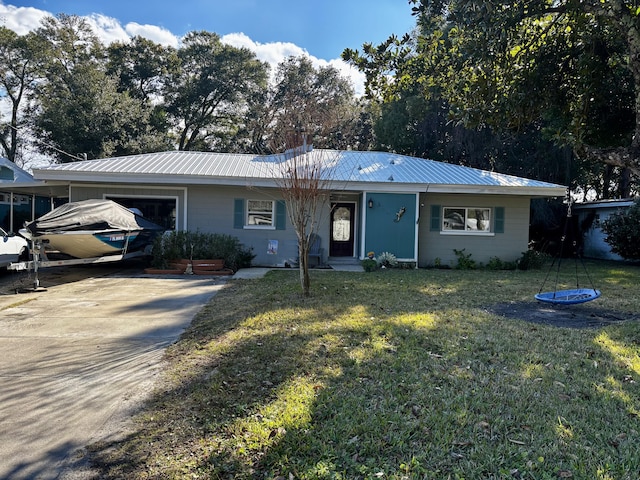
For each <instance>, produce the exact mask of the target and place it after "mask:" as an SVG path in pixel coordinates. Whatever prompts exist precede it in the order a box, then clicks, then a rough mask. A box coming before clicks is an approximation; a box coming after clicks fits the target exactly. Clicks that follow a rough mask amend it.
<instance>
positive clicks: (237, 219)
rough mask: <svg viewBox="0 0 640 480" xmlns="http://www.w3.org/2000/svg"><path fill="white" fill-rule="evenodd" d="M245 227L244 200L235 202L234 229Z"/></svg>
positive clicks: (237, 199) (240, 199)
mask: <svg viewBox="0 0 640 480" xmlns="http://www.w3.org/2000/svg"><path fill="white" fill-rule="evenodd" d="M243 227H244V198H236V199H234V200H233V228H243Z"/></svg>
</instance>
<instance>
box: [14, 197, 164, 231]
mask: <svg viewBox="0 0 640 480" xmlns="http://www.w3.org/2000/svg"><path fill="white" fill-rule="evenodd" d="M25 228H26V229H27V230H29V231H30V232H31V233H32V235H34V236H38V235H44V234H46V233H61V232H68V231H77V230H124V231H127V232H131V231H135V230H160V231H162V230H165V228H164V227H161V226H160V225H157V224H155V223H153V222H151V221H150V220H147V219H145V218H144V217H142V216H140V215H136V214H135V213H133V212H132V211H131V210H129V209H128V208H126V207H123V206H122V205H120V204H119V203H116V202H114V201H113V200H83V201H80V202H70V203H66V204H64V205H61V206H59V207H58V208H55V209H53V210H51V211H50V212H49V213H46V214H45V215H43V216H41V217H40V218H38V219H36V220H35V221H33V222H30V223H28V224H26V225H25Z"/></svg>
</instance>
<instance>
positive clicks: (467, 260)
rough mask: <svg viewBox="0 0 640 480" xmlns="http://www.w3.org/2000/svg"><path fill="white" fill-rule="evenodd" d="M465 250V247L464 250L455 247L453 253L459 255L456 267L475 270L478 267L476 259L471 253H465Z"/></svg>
mask: <svg viewBox="0 0 640 480" xmlns="http://www.w3.org/2000/svg"><path fill="white" fill-rule="evenodd" d="M464 250H465V249H464V248H463V249H462V250H456V249H455V248H454V249H453V253H455V254H456V257H458V264H457V265H456V268H457V269H458V270H474V269H475V268H476V261H475V260H472V259H471V254H470V253H464Z"/></svg>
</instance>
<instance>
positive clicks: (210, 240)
mask: <svg viewBox="0 0 640 480" xmlns="http://www.w3.org/2000/svg"><path fill="white" fill-rule="evenodd" d="M254 257H255V255H254V254H253V253H252V252H251V250H250V249H247V248H245V247H244V246H243V245H242V244H241V243H240V241H239V240H238V239H237V238H236V237H232V236H231V235H225V234H220V233H202V232H190V231H186V232H184V231H183V232H178V231H170V232H166V233H165V234H164V235H162V236H160V237H158V238H156V240H155V242H154V244H153V251H152V260H151V265H153V266H154V267H155V268H167V267H168V266H169V263H170V262H171V261H172V260H175V259H180V258H188V259H191V260H207V259H222V260H224V264H225V266H226V267H228V268H231V269H233V270H234V271H235V270H238V269H239V268H243V267H249V266H251V260H253V258H254Z"/></svg>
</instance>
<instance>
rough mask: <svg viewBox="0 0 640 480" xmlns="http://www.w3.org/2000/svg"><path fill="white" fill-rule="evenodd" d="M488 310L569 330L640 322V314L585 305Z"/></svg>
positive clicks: (520, 304)
mask: <svg viewBox="0 0 640 480" xmlns="http://www.w3.org/2000/svg"><path fill="white" fill-rule="evenodd" d="M486 310H487V311H488V312H490V313H493V314H496V315H500V316H502V317H507V318H516V319H518V320H524V321H525V322H531V323H539V324H544V325H553V326H554V327H567V328H599V327H605V326H607V325H612V324H616V323H621V322H627V321H637V320H640V315H638V314H635V313H630V312H621V311H618V310H608V309H605V308H600V307H598V306H595V305H593V304H586V303H582V304H579V305H552V304H548V303H541V302H513V303H499V304H496V305H492V306H490V307H488V308H486Z"/></svg>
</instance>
